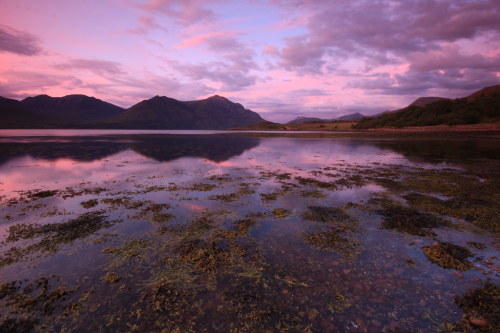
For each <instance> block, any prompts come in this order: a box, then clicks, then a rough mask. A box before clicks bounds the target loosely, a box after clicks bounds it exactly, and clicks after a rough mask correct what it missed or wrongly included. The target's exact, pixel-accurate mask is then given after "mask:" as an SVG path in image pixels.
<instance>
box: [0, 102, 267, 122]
mask: <svg viewBox="0 0 500 333" xmlns="http://www.w3.org/2000/svg"><path fill="white" fill-rule="evenodd" d="M0 116H1V117H2V120H1V121H0V128H123V129H126V128H130V129H227V128H230V127H236V126H246V125H252V124H255V123H258V122H262V121H264V119H262V118H261V117H260V115H259V114H258V113H256V112H253V111H251V110H247V109H245V108H244V107H243V106H242V105H241V104H239V103H234V102H231V101H230V100H228V99H227V98H224V97H221V96H217V95H216V96H212V97H210V98H207V99H203V100H197V101H187V102H181V101H178V100H175V99H173V98H169V97H164V96H163V97H160V96H156V97H153V98H151V99H148V100H144V101H142V102H139V103H137V104H135V105H134V106H132V107H130V108H128V109H126V110H125V109H123V108H121V107H118V106H116V105H113V104H110V103H107V102H104V101H102V100H100V99H97V98H94V97H89V96H85V95H68V96H64V97H50V96H47V95H39V96H35V97H27V98H25V99H23V100H22V101H16V100H13V99H8V98H3V97H0Z"/></svg>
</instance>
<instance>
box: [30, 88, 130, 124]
mask: <svg viewBox="0 0 500 333" xmlns="http://www.w3.org/2000/svg"><path fill="white" fill-rule="evenodd" d="M21 103H22V104H23V105H24V106H25V107H26V108H28V109H30V110H32V111H35V112H36V113H38V114H39V115H41V116H43V117H50V118H54V119H58V121H59V122H61V124H78V123H82V122H93V121H99V120H103V119H107V118H110V117H114V116H117V115H119V114H121V113H123V111H124V109H123V108H121V107H119V106H116V105H113V104H110V103H107V102H104V101H102V100H100V99H97V98H94V97H89V96H85V95H68V96H64V97H50V96H47V95H38V96H35V97H27V98H25V99H23V100H22V101H21Z"/></svg>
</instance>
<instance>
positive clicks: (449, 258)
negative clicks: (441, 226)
mask: <svg viewBox="0 0 500 333" xmlns="http://www.w3.org/2000/svg"><path fill="white" fill-rule="evenodd" d="M422 249H423V250H424V253H425V255H426V256H427V258H428V259H429V260H430V261H432V262H433V263H435V264H436V265H439V266H441V267H443V268H451V269H456V270H459V271H466V270H469V269H471V268H472V263H471V262H470V261H468V260H467V258H469V257H472V256H473V255H474V254H473V253H472V252H471V251H469V250H468V249H466V248H465V247H461V246H458V245H454V244H451V243H446V242H443V243H435V244H433V245H431V246H424V247H423V248H422Z"/></svg>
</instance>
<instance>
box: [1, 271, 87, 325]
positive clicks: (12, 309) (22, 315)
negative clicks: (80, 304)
mask: <svg viewBox="0 0 500 333" xmlns="http://www.w3.org/2000/svg"><path fill="white" fill-rule="evenodd" d="M59 281H60V278H59V277H58V276H56V275H53V276H51V277H48V278H47V277H40V278H38V279H36V280H34V281H32V282H30V281H28V280H23V281H11V282H7V283H0V301H1V303H0V308H4V309H7V311H6V312H4V313H3V315H2V318H1V319H0V330H1V331H2V332H29V331H31V330H33V329H34V328H35V327H37V326H38V325H39V324H40V322H41V320H43V319H44V318H46V317H47V316H49V315H52V314H53V313H54V312H55V311H56V310H57V309H58V308H60V307H62V304H61V303H62V302H63V301H64V300H65V299H66V298H67V297H68V296H70V295H71V294H73V293H74V292H75V291H76V290H77V289H78V287H74V288H68V287H67V286H66V285H59V286H58V287H57V288H56V287H55V286H54V284H56V283H59Z"/></svg>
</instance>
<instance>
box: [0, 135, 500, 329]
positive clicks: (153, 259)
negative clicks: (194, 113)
mask: <svg viewBox="0 0 500 333" xmlns="http://www.w3.org/2000/svg"><path fill="white" fill-rule="evenodd" d="M13 133H15V134H16V135H12V134H13ZM499 189H500V139H499V138H498V136H496V137H495V136H489V137H488V136H486V137H474V135H469V136H460V135H456V137H448V136H447V137H444V138H443V137H432V136H430V135H428V136H425V135H419V136H418V137H401V138H399V137H397V136H390V137H382V138H380V137H370V136H349V135H345V136H342V135H338V134H335V135H328V134H325V133H316V134H311V133H308V134H301V133H297V134H289V133H287V134H286V135H282V134H276V133H273V134H267V133H252V134H245V133H211V132H208V131H207V132H193V133H191V132H188V131H184V132H182V133H181V134H178V133H175V132H168V133H154V132H152V133H133V132H126V133H123V132H116V131H115V132H113V131H108V132H106V131H96V132H92V131H78V130H75V131H71V130H65V131H61V132H60V133H53V132H50V131H49V132H47V133H44V132H43V131H38V132H30V131H24V132H23V131H21V130H19V131H17V132H15V131H10V132H8V133H6V132H4V133H2V132H0V331H1V332H34V331H37V332H38V331H40V332H48V331H61V332H69V331H79V332H109V331H113V332H277V331H291V332H474V331H478V332H498V325H499V323H500V284H499V278H500V256H499V250H500V238H499V235H500V191H499Z"/></svg>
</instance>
